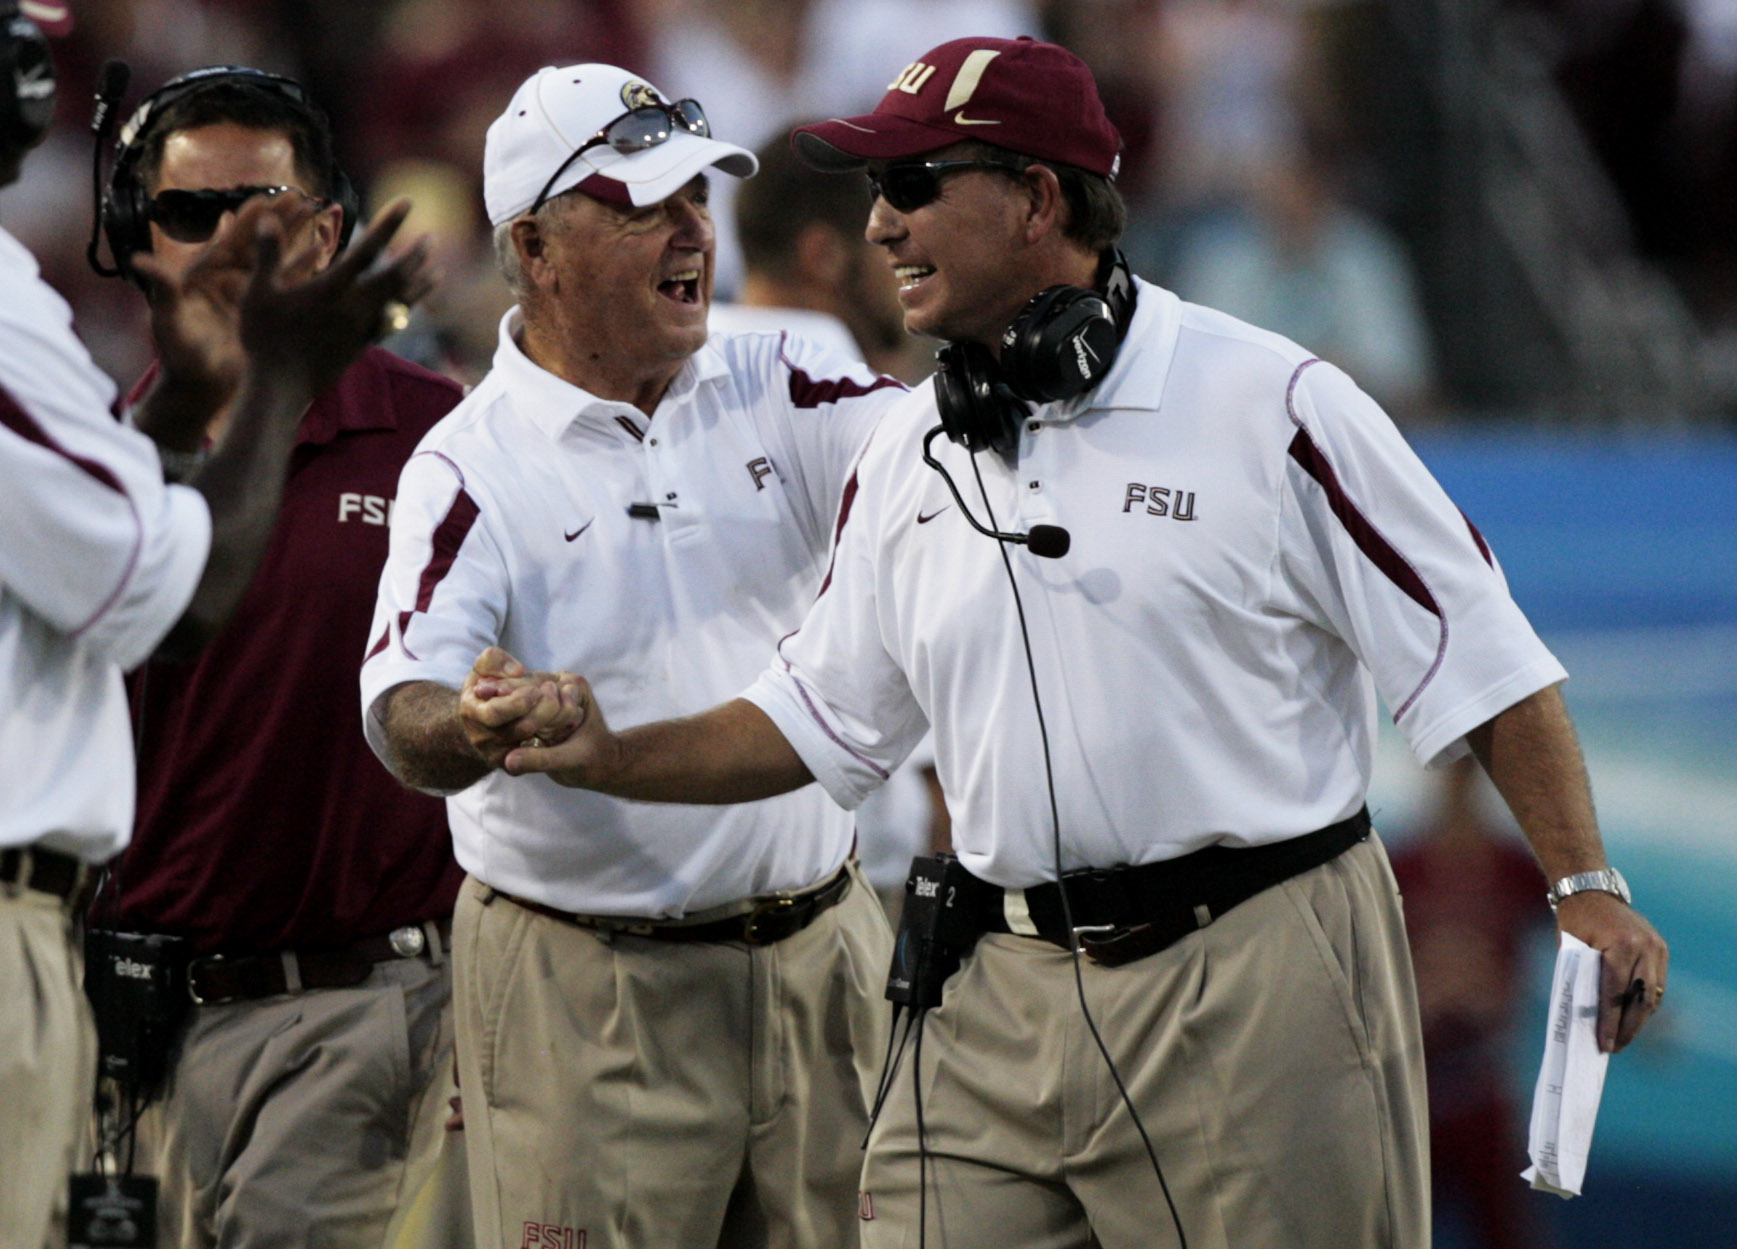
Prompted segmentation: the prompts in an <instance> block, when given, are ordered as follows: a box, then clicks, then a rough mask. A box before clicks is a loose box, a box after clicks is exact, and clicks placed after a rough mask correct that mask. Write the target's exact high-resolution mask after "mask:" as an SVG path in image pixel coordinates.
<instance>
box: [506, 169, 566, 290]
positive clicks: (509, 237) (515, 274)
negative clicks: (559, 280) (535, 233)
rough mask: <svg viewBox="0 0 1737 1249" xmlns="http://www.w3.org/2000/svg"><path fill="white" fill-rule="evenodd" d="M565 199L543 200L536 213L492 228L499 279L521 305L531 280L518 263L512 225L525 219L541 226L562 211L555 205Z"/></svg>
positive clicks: (562, 197)
mask: <svg viewBox="0 0 1737 1249" xmlns="http://www.w3.org/2000/svg"><path fill="white" fill-rule="evenodd" d="M567 199H568V197H567V196H565V195H557V196H555V197H554V198H553V199H547V200H544V201H543V203H542V204H541V205H539V206H538V208H537V211H535V212H528V213H520V214H519V215H518V216H517V217H512V218H509V219H508V220H506V221H503V222H501V223H500V224H499V225H498V226H496V227H495V228H494V246H495V267H496V268H497V269H499V270H500V271H501V277H503V278H505V279H506V283H507V289H508V290H510V291H512V293H513V298H515V299H517V300H519V301H520V302H521V303H523V302H524V300H525V297H526V296H527V295H529V294H531V280H530V279H529V278H527V277H526V276H525V267H524V265H523V264H521V263H520V261H519V249H518V248H517V247H515V246H514V245H513V225H514V223H515V222H519V221H523V220H524V219H525V218H527V217H529V218H530V219H531V220H533V221H535V222H536V223H537V224H538V225H543V224H545V223H547V222H548V221H550V220H551V219H552V218H554V217H555V216H556V215H557V214H558V213H560V212H562V211H564V210H563V209H560V208H558V207H557V205H560V204H564V203H566V202H567Z"/></svg>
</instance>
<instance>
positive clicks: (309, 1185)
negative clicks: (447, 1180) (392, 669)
mask: <svg viewBox="0 0 1737 1249" xmlns="http://www.w3.org/2000/svg"><path fill="white" fill-rule="evenodd" d="M259 194H266V195H274V196H275V195H286V194H287V195H301V196H305V197H310V198H312V199H314V200H317V201H319V209H318V211H317V212H316V214H315V216H314V218H313V221H312V224H311V226H310V227H309V228H311V229H312V230H314V231H315V232H316V238H317V240H318V242H319V244H320V245H319V247H318V248H317V249H316V253H317V255H316V259H315V260H314V262H313V263H314V266H315V267H316V268H318V267H322V266H324V265H325V264H327V263H329V262H330V260H331V258H332V257H333V256H334V255H335V254H336V253H337V251H338V250H339V248H340V246H341V243H342V241H343V239H344V236H345V234H346V233H347V230H348V228H349V227H350V225H351V222H350V221H349V220H348V219H347V215H348V213H352V212H353V211H354V196H353V194H352V193H351V192H350V191H349V190H348V187H347V184H346V183H345V182H344V180H343V175H342V172H341V171H340V170H339V169H338V167H337V165H336V164H335V162H334V160H333V158H332V152H331V137H330V134H329V132H328V130H327V126H326V121H325V118H324V116H323V114H321V113H320V111H319V110H318V109H317V108H316V107H314V106H313V105H312V103H311V102H310V101H309V100H308V99H307V97H306V95H305V93H304V92H303V91H302V89H301V87H300V86H299V85H298V84H295V83H293V82H290V81H288V80H285V79H280V78H276V77H274V76H272V75H267V74H262V73H259V72H258V71H254V70H239V69H233V68H231V69H223V70H214V71H198V72H196V73H194V74H191V75H187V76H184V77H183V78H180V79H176V80H175V81H174V82H172V83H170V84H168V85H167V86H165V87H164V88H162V89H161V90H159V91H158V92H157V93H156V94H155V95H153V96H151V97H149V98H148V99H147V100H146V101H145V103H144V104H143V105H142V106H141V107H140V109H139V111H138V112H137V113H136V114H135V115H134V117H133V120H132V121H131V122H130V123H129V125H128V127H127V128H126V129H125V130H124V131H123V133H122V142H121V147H120V149H119V152H118V155H117V159H116V164H115V172H114V175H113V178H112V180H111V185H110V189H109V195H108V197H107V200H106V208H105V226H106V228H107V230H108V234H109V238H110V241H111V244H113V245H114V250H115V254H116V257H117V263H118V264H119V265H120V267H121V268H122V270H123V272H128V273H129V274H130V273H131V267H130V265H129V263H128V261H129V256H130V255H132V254H136V252H137V251H140V250H149V251H150V252H152V254H153V255H154V257H155V258H156V259H157V260H158V261H159V262H161V263H162V264H163V265H164V267H165V268H166V269H168V270H169V271H170V272H171V273H175V272H178V271H179V270H180V269H182V268H183V267H184V266H186V265H187V264H189V263H191V261H192V259H193V258H194V257H195V256H197V255H198V254H199V253H200V251H201V249H202V248H203V247H204V246H205V242H206V240H208V239H209V238H210V236H211V233H212V231H213V229H214V228H215V227H216V225H217V224H218V222H219V220H221V218H222V216H223V215H224V214H225V213H227V212H232V211H234V210H235V208H236V207H237V206H238V205H239V204H240V203H242V202H245V200H246V199H248V198H249V197H251V196H253V195H259ZM117 204H118V205H120V206H121V207H120V208H119V210H118V215H117V210H116V205H117ZM147 293H149V292H147ZM218 371H219V372H221V370H220V369H219V370H218ZM146 380H147V382H148V381H149V379H148V378H147V379H146ZM143 384H144V383H141V385H143ZM459 397H460V390H459V388H458V387H457V386H456V385H454V384H453V383H451V382H449V381H447V380H446V379H444V378H441V377H439V376H437V375H435V374H433V373H430V372H428V371H426V370H424V369H421V368H419V367H417V366H415V365H412V364H410V363H408V362H406V361H404V360H401V359H399V358H398V357H396V356H393V355H391V354H389V353H387V352H385V351H382V350H380V349H379V348H372V349H370V350H369V351H368V352H367V353H366V354H365V355H363V356H362V358H361V359H360V360H359V361H358V362H357V363H356V364H355V365H353V366H352V367H351V368H350V369H349V371H348V372H346V373H345V374H344V375H343V377H342V379H341V380H340V381H339V383H338V384H337V385H336V386H335V387H334V388H332V389H331V390H329V391H328V392H326V393H325V394H324V395H322V396H321V397H320V398H319V399H318V400H317V401H316V402H315V403H314V404H313V405H312V406H311V407H310V408H309V409H308V411H307V413H306V415H305V416H304V417H303V418H302V422H301V427H300V433H299V440H298V445H297V447H296V449H295V452H294V454H293V456H292V459H291V461H290V475H289V479H288V483H287V485H286V488H285V491H284V501H283V509H282V514H281V516H280V518H279V520H278V524H277V530H276V533H275V535H274V537H273V539H272V544H271V546H270V548H269V549H268V551H267V553H266V556H265V559H264V561H263V563H262V564H261V565H260V570H259V574H258V576H257V577H256V578H255V580H254V582H253V585H252V587H251V588H250V589H249V590H248V592H247V595H246V597H245V598H244V599H243V600H242V602H241V604H240V606H239V607H238V608H237V610H236V611H235V614H234V615H233V617H232V618H231V619H230V621H229V623H228V625H227V626H226V627H225V628H224V629H223V630H222V631H221V632H220V633H218V634H217V636H216V637H214V638H213V639H211V640H210V641H209V643H208V644H207V646H206V648H205V650H204V651H203V653H202V654H200V655H199V657H198V658H197V659H196V660H194V661H192V662H185V663H170V662H154V663H151V664H149V665H147V666H146V667H145V668H144V669H143V670H141V671H140V672H139V673H137V674H136V675H135V677H134V681H133V689H132V693H133V705H134V714H135V717H136V720H137V730H138V751H139V800H138V826H137V830H136V831H135V833H134V836H133V841H132V844H131V846H130V847H129V849H128V851H127V853H126V854H125V856H124V857H123V858H122V859H121V860H120V862H119V864H118V866H117V868H116V870H115V871H114V873H113V876H112V878H111V881H110V882H109V884H108V886H107V887H106V889H105V890H104V892H103V893H102V894H101V895H100V896H99V898H98V901H97V903H96V905H95V908H94V909H93V919H94V921H95V922H96V923H97V924H99V925H101V926H104V927H107V928H112V929H119V930H123V931H133V932H143V933H161V934H172V935H175V936H179V937H182V938H184V939H185V940H186V942H187V945H186V949H185V952H186V954H188V955H189V956H191V961H190V963H189V964H188V965H187V985H188V989H189V990H190V991H191V994H192V996H193V998H194V1001H195V1002H196V1003H199V1004H198V1005H196V1006H195V1007H193V1009H192V1012H191V1015H190V1017H189V1019H188V1020H187V1022H186V1023H185V1025H184V1026H183V1028H182V1029H181V1032H180V1036H179V1040H178V1048H176V1049H174V1050H172V1051H171V1054H170V1058H169V1063H170V1065H169V1074H168V1077H167V1079H166V1081H165V1082H164V1085H163V1089H162V1093H161V1096H160V1099H159V1100H158V1101H157V1102H156V1103H155V1104H154V1105H152V1106H151V1107H150V1109H149V1110H148V1111H147V1113H146V1116H145V1119H144V1121H143V1123H142V1125H141V1129H140V1131H141V1144H142V1145H143V1148H142V1149H141V1150H140V1157H141V1158H142V1159H144V1160H146V1163H147V1165H148V1168H149V1169H150V1170H152V1171H154V1172H155V1173H156V1174H157V1175H158V1176H159V1178H160V1180H161V1183H162V1193H161V1201H160V1209H161V1222H162V1232H163V1236H162V1243H163V1244H166V1245H177V1244H178V1245H182V1246H203V1245H213V1244H218V1243H221V1244H225V1245H232V1244H243V1243H245V1244H249V1245H256V1244H258V1245H264V1244H283V1245H292V1244H293V1245H305V1244H320V1245H332V1246H356V1247H358V1249H360V1247H362V1246H368V1247H370V1249H372V1247H373V1246H378V1245H381V1244H383V1243H384V1242H385V1240H386V1238H387V1236H388V1230H389V1225H390V1224H391V1222H392V1215H393V1213H394V1211H395V1209H397V1207H398V1206H399V1204H400V1202H401V1200H402V1199H403V1198H404V1197H405V1196H406V1195H407V1194H409V1193H411V1192H413V1191H414V1186H415V1185H416V1184H417V1183H418V1180H419V1175H420V1172H421V1169H422V1165H423V1164H424V1163H425V1162H431V1161H432V1159H433V1157H434V1146H435V1145H437V1144H438V1141H439V1137H440V1132H439V1120H440V1117H441V1116H440V1105H439V1103H440V1100H441V1096H440V1095H441V1093H442V1091H443V1082H444V1078H445V1076H446V1073H447V1071H448V1070H449V1069H450V1066H451V1030H450V1011H449V1008H448V996H449V970H448V965H447V962H446V956H445V950H446V934H447V931H448V917H449V916H450V915H451V913H452V907H453V901H454V897H455V893H456V890H457V887H458V883H459V880H460V876H461V874H460V872H459V871H458V869H457V867H456V866H455V865H454V862H453V859H452V852H451V845H450V840H449V837H448V833H447V828H446V817H445V812H444V809H443V807H442V804H441V803H440V802H439V801H438V800H437V799H433V798H428V797H425V796H423V795H420V794H415V793H412V792H409V791H407V790H405V789H403V788H401V787H400V786H399V785H398V784H397V782H395V781H394V780H393V779H392V778H391V777H390V776H389V775H388V774H387V773H386V771H385V770H384V769H383V768H381V766H380V765H379V764H378V763H377V762H376V761H375V759H374V758H373V757H372V754H371V752H370V751H369V750H368V748H367V746H366V745H365V744H364V742H363V739H362V734H361V732H360V729H359V726H358V724H357V722H356V717H355V714H354V711H353V706H352V705H353V703H354V700H355V685H356V672H357V669H358V667H359V665H360V662H361V656H362V652H363V649H364V647H365V645H366V640H367V637H366V635H367V630H368V624H369V619H370V614H371V612H372V609H373V604H374V594H375V587H376V582H377V580H378V578H379V574H380V569H381V566H382V565H383V564H384V562H385V559H386V549H387V533H388V530H387V520H388V517H389V515H390V511H391V506H392V498H393V494H394V492H395V489H396V483H397V479H398V473H399V470H400V468H401V467H402V466H403V463H404V461H405V459H406V458H408V456H409V455H410V453H411V451H412V450H413V449H414V448H415V446H416V444H417V442H418V440H420V439H421V437H422V435H423V434H424V433H425V432H426V431H427V430H428V428H429V427H430V426H431V425H433V424H434V423H435V422H436V421H437V420H438V419H439V418H440V417H441V416H442V415H444V414H445V413H446V412H447V411H448V410H449V409H450V408H451V407H452V406H453V405H454V404H455V403H456V402H457V401H458V399H459ZM146 432H148V433H150V434H152V436H153V437H155V438H156V439H157V440H158V441H159V443H161V444H162V445H163V446H164V448H165V451H166V454H165V457H164V459H165V465H166V467H167V468H168V469H169V470H170V471H171V472H172V471H174V468H175V467H176V465H177V463H178V462H195V461H197V460H198V458H199V456H200V455H201V454H202V448H204V447H208V446H210V445H212V444H214V443H216V442H219V441H220V440H221V439H222V437H223V434H224V416H223V415H219V417H218V418H217V419H216V420H215V421H213V422H211V423H210V424H209V425H207V426H205V427H203V428H198V429H192V430H187V429H150V430H147V431H146ZM405 1204H408V1203H405Z"/></svg>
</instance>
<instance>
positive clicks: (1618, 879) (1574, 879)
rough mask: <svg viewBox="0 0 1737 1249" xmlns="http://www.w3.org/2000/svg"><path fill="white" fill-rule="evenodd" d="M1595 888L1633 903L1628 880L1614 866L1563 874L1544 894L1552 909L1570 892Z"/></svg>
mask: <svg viewBox="0 0 1737 1249" xmlns="http://www.w3.org/2000/svg"><path fill="white" fill-rule="evenodd" d="M1591 889H1596V890H1598V891H1600V892H1601V893H1614V894H1615V895H1616V896H1617V897H1619V898H1621V899H1622V900H1623V901H1624V902H1628V903H1631V904H1632V903H1633V902H1634V899H1633V898H1632V897H1631V896H1630V895H1629V891H1628V882H1627V881H1626V880H1624V879H1623V878H1622V873H1621V872H1619V871H1617V870H1616V869H1615V868H1614V867H1601V868H1599V869H1598V870H1597V871H1596V872H1576V873H1574V875H1572V876H1564V877H1563V878H1562V879H1561V880H1559V881H1557V882H1556V883H1555V884H1554V885H1551V886H1550V892H1549V894H1547V895H1546V896H1547V897H1548V898H1549V899H1550V909H1551V910H1552V911H1554V910H1555V909H1556V908H1557V906H1559V905H1560V904H1561V902H1562V899H1564V898H1566V897H1568V896H1569V895H1570V894H1576V893H1585V892H1587V891H1588V890H1591Z"/></svg>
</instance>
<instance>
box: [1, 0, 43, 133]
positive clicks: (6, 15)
mask: <svg viewBox="0 0 1737 1249" xmlns="http://www.w3.org/2000/svg"><path fill="white" fill-rule="evenodd" d="M53 120H54V58H53V56H52V55H51V54H50V52H49V50H48V40H47V38H45V37H44V36H43V33H42V31H41V30H39V29H37V26H36V23H35V22H33V21H31V20H30V19H29V18H28V17H25V16H24V14H23V13H21V12H20V11H19V8H18V0H0V158H4V159H6V160H9V161H10V160H16V159H17V158H18V157H21V156H23V155H24V153H26V152H28V151H29V150H30V149H31V148H33V147H35V146H36V145H37V144H38V143H40V142H41V141H42V136H43V135H45V134H47V133H48V124H49V122H51V121H53Z"/></svg>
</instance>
